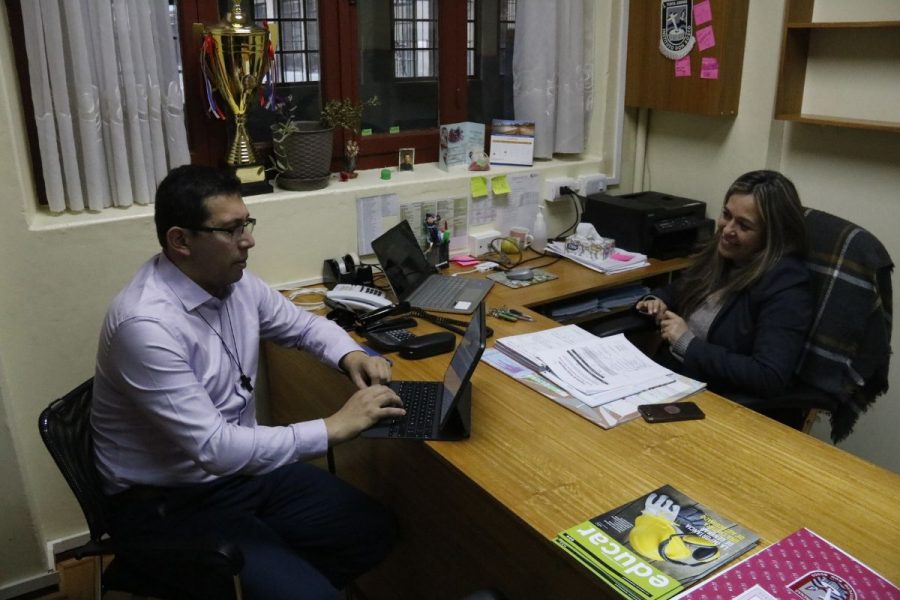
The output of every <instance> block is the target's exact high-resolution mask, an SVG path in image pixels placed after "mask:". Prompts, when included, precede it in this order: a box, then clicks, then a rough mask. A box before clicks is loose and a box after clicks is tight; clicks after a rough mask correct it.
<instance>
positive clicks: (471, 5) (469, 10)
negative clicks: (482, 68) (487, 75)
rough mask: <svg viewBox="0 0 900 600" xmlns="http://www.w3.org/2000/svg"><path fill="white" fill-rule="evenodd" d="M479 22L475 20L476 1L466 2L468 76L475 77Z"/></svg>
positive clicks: (469, 0)
mask: <svg viewBox="0 0 900 600" xmlns="http://www.w3.org/2000/svg"><path fill="white" fill-rule="evenodd" d="M477 26H478V21H477V20H476V19H475V0H466V75H468V76H469V77H475V66H476V64H477V63H476V62H475V60H476V52H477V45H476V40H477V37H476V34H475V32H476V27H477Z"/></svg>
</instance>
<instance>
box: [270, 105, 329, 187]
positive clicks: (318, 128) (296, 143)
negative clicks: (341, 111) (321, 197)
mask: <svg viewBox="0 0 900 600" xmlns="http://www.w3.org/2000/svg"><path fill="white" fill-rule="evenodd" d="M296 125H297V129H298V131H294V132H292V133H290V134H288V135H287V136H285V137H284V139H282V140H280V141H278V140H273V142H272V145H273V149H274V151H275V154H276V155H277V156H278V157H279V158H280V159H281V161H282V162H283V163H284V164H285V165H286V168H285V170H284V171H282V172H280V173H279V174H278V177H277V178H276V180H275V181H276V183H277V184H278V187H281V188H284V189H286V190H301V191H304V190H317V189H320V188H323V187H325V186H327V185H328V180H329V178H330V177H331V148H332V137H333V134H334V129H333V128H330V127H323V126H322V124H321V123H319V122H318V121H299V122H297V123H296Z"/></svg>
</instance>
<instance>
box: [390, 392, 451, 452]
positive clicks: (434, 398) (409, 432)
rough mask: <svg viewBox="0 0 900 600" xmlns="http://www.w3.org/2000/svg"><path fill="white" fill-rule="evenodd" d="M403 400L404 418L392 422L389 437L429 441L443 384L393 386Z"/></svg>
mask: <svg viewBox="0 0 900 600" xmlns="http://www.w3.org/2000/svg"><path fill="white" fill-rule="evenodd" d="M391 387H392V388H393V389H394V391H395V392H397V395H398V396H400V398H401V399H402V400H403V408H405V409H406V415H405V416H404V417H400V418H395V419H391V420H390V424H389V425H390V428H389V430H388V436H389V437H396V438H417V439H429V438H431V433H432V431H433V430H434V419H435V413H436V412H437V408H438V406H439V405H440V400H441V396H440V393H439V392H440V390H441V384H440V383H436V382H433V381H402V382H399V383H397V384H396V385H392V386H391Z"/></svg>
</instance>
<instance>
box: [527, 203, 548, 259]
mask: <svg viewBox="0 0 900 600" xmlns="http://www.w3.org/2000/svg"><path fill="white" fill-rule="evenodd" d="M531 234H532V235H533V236H534V238H533V241H532V242H531V247H532V248H533V249H534V251H535V252H541V253H543V252H544V248H546V247H547V223H546V222H544V207H543V206H542V207H540V208H538V214H537V216H535V217H534V226H533V227H532V228H531Z"/></svg>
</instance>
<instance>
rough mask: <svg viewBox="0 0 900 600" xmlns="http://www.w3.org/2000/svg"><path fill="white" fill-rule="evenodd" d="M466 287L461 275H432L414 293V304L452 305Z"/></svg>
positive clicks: (412, 297) (411, 298)
mask: <svg viewBox="0 0 900 600" xmlns="http://www.w3.org/2000/svg"><path fill="white" fill-rule="evenodd" d="M465 287H466V280H465V279H463V278H461V277H432V278H431V279H429V280H428V282H427V283H426V284H425V285H421V286H419V288H418V289H417V290H416V291H415V292H414V293H413V294H412V296H411V297H410V300H412V304H414V305H418V306H444V307H452V306H453V305H454V304H456V300H457V299H458V298H459V295H460V294H461V293H462V291H463V289H464V288H465Z"/></svg>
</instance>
